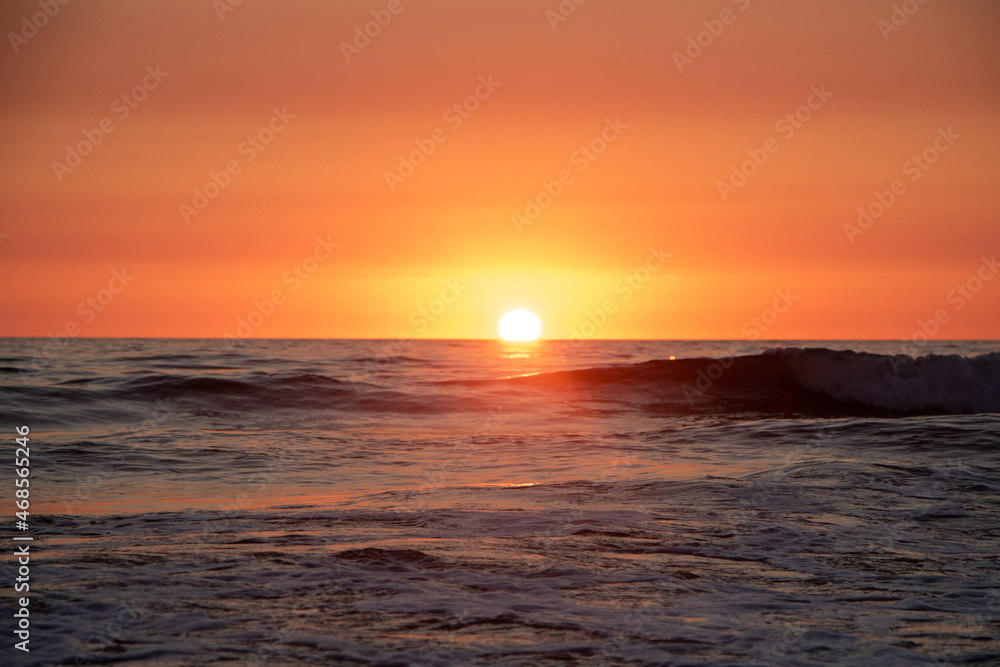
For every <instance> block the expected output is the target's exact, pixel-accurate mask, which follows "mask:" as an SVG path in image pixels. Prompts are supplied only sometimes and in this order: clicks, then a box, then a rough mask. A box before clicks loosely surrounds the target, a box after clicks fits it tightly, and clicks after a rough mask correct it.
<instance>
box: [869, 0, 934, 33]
mask: <svg viewBox="0 0 1000 667" xmlns="http://www.w3.org/2000/svg"><path fill="white" fill-rule="evenodd" d="M925 4H927V0H903V2H901V3H900V4H898V5H897V4H894V5H893V6H892V13H890V14H889V19H888V20H886V19H879V20H878V21H876V22H875V27H876V28H878V31H879V32H880V33H881V34H882V39H883V40H885V41H886V42H888V41H889V35H891V34H892V33H894V32H898V31H899V30H900V28H902V27H903V26H904V25H906V24H907V23H908V22H909V20H910V17H911V16H913V15H914V14H916V13H917V12H918V11H920V8H921V7H923V6H924V5H925Z"/></svg>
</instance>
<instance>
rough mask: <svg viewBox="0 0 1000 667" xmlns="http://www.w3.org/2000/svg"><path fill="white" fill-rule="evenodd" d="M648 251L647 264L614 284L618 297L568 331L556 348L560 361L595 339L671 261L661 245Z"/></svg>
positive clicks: (641, 265) (588, 311)
mask: <svg viewBox="0 0 1000 667" xmlns="http://www.w3.org/2000/svg"><path fill="white" fill-rule="evenodd" d="M648 250H649V254H648V255H647V256H646V260H645V261H644V262H643V263H642V264H640V265H639V266H637V267H636V268H635V269H633V270H632V271H631V272H629V273H626V274H625V275H623V276H622V277H621V279H619V280H618V281H617V282H616V283H615V284H614V287H613V288H612V290H613V291H614V293H615V294H617V295H618V296H617V297H609V298H607V299H605V300H604V301H602V302H601V305H600V306H599V307H597V308H595V309H593V310H587V311H586V313H585V315H586V319H585V320H582V321H581V322H580V323H579V324H577V325H574V326H572V327H570V330H569V331H570V336H569V340H568V342H565V341H560V342H559V344H558V345H557V346H556V350H557V351H558V352H559V356H560V357H561V358H562V360H563V361H565V360H566V357H567V352H570V351H571V349H579V348H580V347H581V346H582V345H584V344H585V343H586V342H587V341H588V340H590V339H591V338H593V337H594V336H596V335H597V332H598V331H599V330H600V329H601V328H603V327H604V325H606V324H607V323H608V321H609V319H610V318H611V317H612V316H613V315H615V314H616V313H617V312H618V310H619V308H620V307H621V305H622V304H624V303H625V302H627V301H629V300H630V299H631V298H632V297H633V296H634V295H635V294H636V293H637V292H638V291H639V290H641V289H642V288H643V286H645V285H646V283H648V282H649V281H650V279H651V278H652V277H653V274H654V273H656V272H657V271H659V270H660V269H662V268H663V267H664V265H666V263H667V260H668V259H670V258H671V257H673V253H669V252H664V250H663V246H662V245H661V246H660V247H658V248H654V247H653V246H649V249H648Z"/></svg>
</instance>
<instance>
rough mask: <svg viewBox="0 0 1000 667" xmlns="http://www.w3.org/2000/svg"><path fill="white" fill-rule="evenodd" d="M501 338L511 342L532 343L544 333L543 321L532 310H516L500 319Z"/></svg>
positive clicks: (498, 328)
mask: <svg viewBox="0 0 1000 667" xmlns="http://www.w3.org/2000/svg"><path fill="white" fill-rule="evenodd" d="M497 330H498V331H499V332H500V337H501V338H503V339H504V340H509V341H525V342H526V341H532V340H535V339H537V338H538V336H539V335H540V334H541V333H542V321H541V320H540V319H538V316H537V315H535V314H534V313H533V312H531V311H530V310H526V309H524V308H515V309H514V310H512V311H510V312H509V313H507V314H506V315H504V316H503V317H501V318H500V324H499V326H498V327H497Z"/></svg>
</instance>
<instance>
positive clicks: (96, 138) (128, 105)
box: [52, 65, 170, 183]
mask: <svg viewBox="0 0 1000 667" xmlns="http://www.w3.org/2000/svg"><path fill="white" fill-rule="evenodd" d="M168 76H170V72H164V71H163V70H161V69H160V66H159V65H157V66H156V68H155V69H154V68H153V67H152V65H147V66H146V75H145V76H144V77H142V81H140V82H139V83H138V84H136V85H135V86H134V87H132V89H131V90H129V91H128V92H127V93H122V94H121V95H119V96H118V97H116V98H115V100H114V101H113V102H112V103H111V111H112V113H114V114H115V116H116V117H117V118H118V120H119V121H123V120H125V119H126V118H128V117H129V115H131V113H132V112H133V111H135V110H136V109H137V108H138V107H139V104H140V103H141V102H143V101H144V100H145V99H146V97H147V96H148V95H149V93H151V92H153V91H154V90H156V89H157V88H158V87H159V86H160V84H161V83H163V81H164V79H166V78H167V77H168ZM116 129H117V127H116V125H115V121H114V120H112V119H111V118H109V117H105V118H102V119H101V120H100V121H98V123H97V126H96V127H94V128H93V129H90V130H87V129H85V130H82V131H81V134H83V139H81V140H80V141H78V142H77V143H75V144H73V145H70V144H66V156H65V157H64V158H63V161H62V162H59V161H58V160H53V161H52V171H53V173H55V175H56V180H57V181H59V182H60V183H62V182H63V178H64V177H65V176H66V175H67V174H72V173H73V170H74V169H76V168H77V167H79V166H80V165H81V164H83V158H85V157H87V156H88V155H90V154H92V153H93V152H94V150H95V149H96V148H97V147H98V146H100V145H101V144H102V143H104V140H105V139H106V138H107V136H108V135H109V134H111V133H112V132H114V131H115V130H116Z"/></svg>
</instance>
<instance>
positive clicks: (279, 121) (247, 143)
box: [177, 107, 295, 224]
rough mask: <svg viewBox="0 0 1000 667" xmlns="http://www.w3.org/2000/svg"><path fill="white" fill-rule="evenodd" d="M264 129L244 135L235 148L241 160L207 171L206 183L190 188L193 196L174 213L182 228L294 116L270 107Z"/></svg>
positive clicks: (212, 199)
mask: <svg viewBox="0 0 1000 667" xmlns="http://www.w3.org/2000/svg"><path fill="white" fill-rule="evenodd" d="M271 111H272V115H271V118H270V120H268V122H267V125H265V126H264V127H262V128H260V129H259V130H257V131H256V132H254V133H253V134H249V135H247V138H246V139H244V140H243V141H241V142H240V143H239V145H237V146H236V154H237V155H239V156H241V157H242V158H243V161H242V162H240V160H237V159H235V158H234V159H232V160H229V161H227V162H226V164H225V166H224V167H223V168H222V169H220V170H218V171H214V170H209V172H208V180H207V181H206V182H205V184H204V185H203V186H202V187H201V188H194V189H193V190H192V192H193V193H194V196H193V197H192V198H191V203H190V204H188V203H187V202H181V203H180V204H178V207H177V210H178V211H180V214H181V218H183V220H184V224H190V223H191V218H192V217H194V216H196V215H200V214H201V212H202V211H204V210H205V209H206V208H208V205H209V204H211V203H212V201H214V200H215V198H216V197H218V196H219V195H220V194H221V193H222V191H223V190H225V189H226V188H228V187H229V185H230V184H231V183H232V182H233V178H235V177H236V176H239V175H240V174H241V173H243V168H244V167H245V166H246V165H248V164H250V163H251V162H253V161H254V160H256V159H257V155H258V154H259V153H260V152H261V151H263V150H264V149H266V148H267V146H268V145H269V144H270V143H271V142H272V141H274V139H275V137H277V136H278V134H280V133H281V132H284V131H285V129H287V128H288V125H289V123H290V122H291V121H292V119H294V118H295V114H291V113H288V107H283V108H281V109H278V108H277V107H274V108H273V109H272V110H271Z"/></svg>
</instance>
